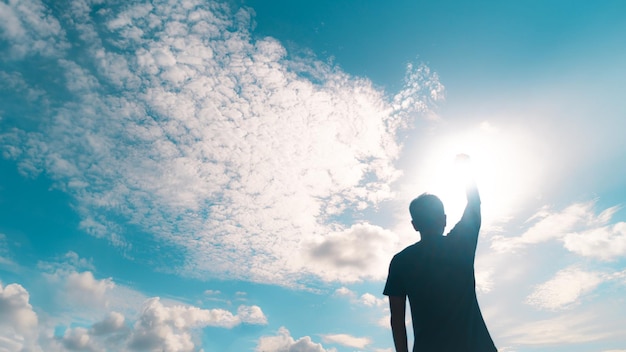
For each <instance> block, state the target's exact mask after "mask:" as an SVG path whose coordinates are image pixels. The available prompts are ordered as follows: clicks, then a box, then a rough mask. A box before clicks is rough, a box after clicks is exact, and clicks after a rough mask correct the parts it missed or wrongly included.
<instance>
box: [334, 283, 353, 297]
mask: <svg viewBox="0 0 626 352" xmlns="http://www.w3.org/2000/svg"><path fill="white" fill-rule="evenodd" d="M335 295H337V296H339V297H349V298H354V297H355V296H356V293H354V291H352V290H350V289H349V288H347V287H345V286H342V287H340V288H338V289H336V290H335Z"/></svg>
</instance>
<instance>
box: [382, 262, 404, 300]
mask: <svg viewBox="0 0 626 352" xmlns="http://www.w3.org/2000/svg"><path fill="white" fill-rule="evenodd" d="M400 262H401V261H400V259H399V258H398V256H397V255H396V256H394V257H393V259H391V263H390V264H389V274H388V275H387V283H385V289H384V290H383V295H385V296H406V288H405V286H404V281H403V280H402V275H401V274H402V269H401V268H400V266H401V265H400Z"/></svg>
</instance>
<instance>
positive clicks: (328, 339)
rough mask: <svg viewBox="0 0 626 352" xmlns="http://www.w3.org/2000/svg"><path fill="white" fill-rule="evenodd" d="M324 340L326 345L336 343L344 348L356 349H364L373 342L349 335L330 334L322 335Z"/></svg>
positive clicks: (365, 338) (366, 338)
mask: <svg viewBox="0 0 626 352" xmlns="http://www.w3.org/2000/svg"><path fill="white" fill-rule="evenodd" d="M322 340H323V341H324V342H325V343H336V344H339V345H343V346H348V347H354V348H359V349H363V348H365V347H366V346H367V345H369V344H371V343H372V340H371V339H370V338H368V337H354V336H351V335H348V334H329V335H322Z"/></svg>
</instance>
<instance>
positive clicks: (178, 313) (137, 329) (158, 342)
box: [129, 297, 267, 351]
mask: <svg viewBox="0 0 626 352" xmlns="http://www.w3.org/2000/svg"><path fill="white" fill-rule="evenodd" d="M239 324H254V325H264V324H267V318H266V317H265V315H264V314H263V311H262V310H261V308H259V307H258V306H240V307H239V308H238V310H237V315H233V314H232V313H231V312H229V311H226V310H222V309H201V308H198V307H193V306H182V305H174V306H169V307H167V306H164V305H163V304H162V303H161V301H160V300H159V298H158V297H154V298H151V299H149V300H148V301H146V302H145V303H144V307H143V310H142V312H141V315H140V317H139V319H138V320H137V322H136V323H135V324H134V326H133V331H132V333H131V336H130V341H129V347H130V348H131V349H134V350H141V351H143V350H149V351H153V350H159V351H160V350H161V349H163V350H165V351H191V350H193V348H194V347H195V346H196V343H197V341H196V342H194V337H193V335H192V332H193V329H198V328H202V327H207V326H215V327H223V328H232V327H234V326H237V325H239Z"/></svg>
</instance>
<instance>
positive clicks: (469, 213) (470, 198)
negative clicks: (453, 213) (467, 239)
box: [456, 154, 481, 231]
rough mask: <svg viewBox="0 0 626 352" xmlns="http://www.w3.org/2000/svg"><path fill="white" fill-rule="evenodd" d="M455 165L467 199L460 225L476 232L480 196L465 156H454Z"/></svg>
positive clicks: (478, 222) (479, 218)
mask: <svg viewBox="0 0 626 352" xmlns="http://www.w3.org/2000/svg"><path fill="white" fill-rule="evenodd" d="M456 163H457V166H458V167H459V169H460V172H461V173H462V174H463V177H464V179H465V195H466V197H467V205H466V206H465V211H464V212H463V217H462V218H461V221H460V223H463V224H466V225H467V226H472V227H473V226H475V227H476V230H477V231H478V229H480V224H481V215H480V195H479V194H478V187H477V186H476V180H475V179H474V174H473V172H472V168H471V165H470V158H469V156H468V155H466V154H459V155H457V156H456Z"/></svg>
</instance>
